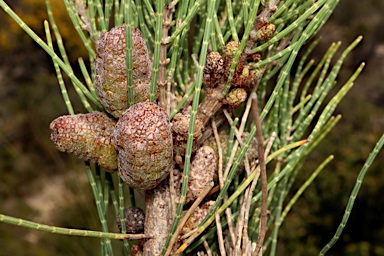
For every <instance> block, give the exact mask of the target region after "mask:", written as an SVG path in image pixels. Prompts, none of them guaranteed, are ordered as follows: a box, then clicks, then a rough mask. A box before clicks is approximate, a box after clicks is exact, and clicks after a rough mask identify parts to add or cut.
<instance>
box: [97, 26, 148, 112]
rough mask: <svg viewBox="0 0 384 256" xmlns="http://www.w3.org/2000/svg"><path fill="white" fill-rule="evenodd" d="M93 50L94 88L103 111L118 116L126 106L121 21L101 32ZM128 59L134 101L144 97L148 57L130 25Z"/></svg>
mask: <svg viewBox="0 0 384 256" xmlns="http://www.w3.org/2000/svg"><path fill="white" fill-rule="evenodd" d="M96 53H97V54H96V61H95V75H96V76H95V88H96V90H97V93H98V95H99V98H100V102H101V104H102V105H103V106H104V107H105V109H106V111H108V113H110V114H111V115H113V116H114V117H117V118H118V117H120V115H121V113H122V112H123V111H124V110H126V109H127V108H128V92H127V72H126V56H125V55H126V47H125V26H124V25H121V26H120V27H118V28H113V29H111V30H110V31H109V32H106V33H104V34H103V35H101V36H100V38H99V41H98V42H97V47H96ZM132 62H133V63H132V64H133V70H132V76H133V86H134V98H135V103H137V102H143V101H147V100H148V99H149V90H150V84H151V77H152V60H151V59H150V58H149V55H148V50H147V47H146V45H145V41H144V38H143V36H142V34H141V32H140V31H139V30H138V29H137V28H132Z"/></svg>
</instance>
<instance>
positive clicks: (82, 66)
mask: <svg viewBox="0 0 384 256" xmlns="http://www.w3.org/2000/svg"><path fill="white" fill-rule="evenodd" d="M78 61H79V66H80V70H81V73H82V74H83V77H84V80H85V83H86V84H87V86H88V89H89V91H90V92H91V93H92V94H93V95H95V97H98V96H97V92H96V90H95V86H94V85H93V81H92V78H91V77H90V76H89V73H88V70H87V67H86V66H85V64H84V60H83V58H79V59H78Z"/></svg>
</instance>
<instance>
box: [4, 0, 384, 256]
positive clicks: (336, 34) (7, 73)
mask: <svg viewBox="0 0 384 256" xmlns="http://www.w3.org/2000/svg"><path fill="white" fill-rule="evenodd" d="M7 2H8V4H10V6H11V7H12V8H13V9H14V10H15V11H16V13H17V14H18V15H19V16H21V17H22V19H23V20H24V21H25V22H26V23H27V24H28V25H29V26H30V27H31V28H32V29H33V30H34V31H35V32H36V33H37V34H39V35H40V36H41V37H42V38H44V37H45V36H44V30H43V22H42V21H43V20H44V19H47V15H46V9H45V1H44V0H19V1H17V0H13V1H7ZM51 2H52V6H53V9H54V14H55V18H56V22H57V23H58V26H59V29H60V31H61V34H62V36H63V38H64V40H65V42H64V43H65V46H66V48H67V52H68V53H69V58H70V60H71V62H72V63H73V66H74V67H75V68H76V69H77V70H75V72H80V71H79V70H78V65H77V58H78V57H84V58H86V55H85V54H86V52H85V49H84V47H83V46H82V44H81V42H80V40H79V38H78V36H77V34H76V32H75V30H74V29H73V27H72V24H71V22H70V20H69V17H68V16H67V14H66V11H65V8H64V6H63V4H62V0H51ZM383 13H384V1H375V0H366V1H359V0H348V1H347V0H341V1H340V4H339V6H338V7H337V9H336V11H335V13H334V14H333V16H332V17H331V19H330V20H329V22H328V23H327V24H326V25H325V26H324V28H323V29H322V31H321V33H320V34H321V35H322V37H323V39H322V41H321V43H320V45H319V47H318V48H317V50H316V51H315V52H314V53H313V54H312V58H314V59H315V60H317V61H319V60H320V58H321V57H322V55H323V53H324V52H325V51H326V49H327V48H328V47H329V45H330V44H331V43H332V42H337V41H341V42H342V43H343V44H342V47H341V49H345V47H346V46H347V45H348V44H349V43H350V42H352V41H353V40H354V39H355V38H356V37H357V36H358V35H363V36H364V40H363V42H362V43H360V45H359V46H358V47H357V49H355V50H354V51H353V52H352V53H351V54H350V55H349V57H348V58H347V60H346V61H345V63H344V66H343V68H342V71H341V73H340V76H339V79H338V81H339V84H340V85H341V84H343V83H344V82H345V81H346V80H347V79H348V78H349V76H350V75H351V74H352V73H353V71H354V70H355V69H356V68H357V66H358V65H359V64H360V63H361V62H363V61H364V62H366V67H365V69H364V71H363V73H362V74H361V75H360V77H359V78H358V80H357V82H356V83H355V86H354V87H353V88H352V90H351V91H350V92H349V93H348V94H347V96H346V97H345V99H344V100H343V101H342V102H341V104H340V105H339V107H338V108H337V110H336V113H338V114H342V116H343V118H342V119H341V121H340V122H339V123H338V125H337V126H336V127H335V129H334V130H333V131H332V132H331V133H330V134H329V135H328V137H327V138H326V139H325V140H324V141H323V142H322V144H321V145H320V147H318V148H317V149H316V150H315V151H314V152H313V153H312V154H311V155H310V157H309V159H308V161H307V162H306V164H305V166H304V169H303V171H302V173H301V176H300V177H299V179H298V180H297V188H298V187H299V186H300V184H301V183H302V182H304V181H305V179H306V178H307V177H308V176H309V175H310V174H311V172H312V171H313V170H314V168H316V167H317V166H318V165H319V164H320V163H321V162H322V161H323V160H324V159H325V158H326V157H327V156H328V155H330V154H333V155H335V159H334V160H333V161H332V162H331V164H329V165H328V166H327V168H326V169H325V170H324V171H323V172H322V173H321V175H320V176H319V177H318V178H317V179H316V180H315V182H314V183H313V184H312V185H311V186H310V187H309V189H308V190H307V191H306V192H305V193H304V195H303V196H302V197H301V199H300V200H299V201H298V202H297V203H296V205H295V207H294V208H293V210H292V212H291V213H290V215H289V217H288V218H287V219H286V220H285V222H284V224H283V226H282V231H281V233H280V240H279V247H278V254H279V255H317V253H318V252H319V251H320V250H321V248H322V247H323V246H324V245H325V244H326V243H327V242H328V241H329V240H330V239H331V238H332V236H333V235H334V233H335V231H336V229H337V226H338V224H339V223H340V221H341V218H342V215H343V213H344V209H345V206H346V203H347V201H348V197H349V195H350V192H351V190H352V188H353V186H354V183H355V180H356V177H357V175H358V172H359V171H360V169H361V167H362V165H363V164H364V161H365V160H366V158H367V157H368V154H369V152H370V151H371V150H372V148H373V147H374V145H375V143H376V141H377V140H378V139H379V138H380V136H381V134H382V133H383V131H384V84H383V80H384V29H383V26H384V15H382V14H383ZM78 77H81V76H78ZM67 81H68V79H67ZM68 89H69V94H70V98H71V99H72V101H73V105H74V109H75V112H76V113H80V112H85V110H84V109H83V108H82V105H81V104H80V101H79V100H78V98H77V96H76V94H75V93H74V91H72V90H71V86H68ZM0 102H1V103H0V213H4V214H7V215H11V216H15V217H21V218H24V219H28V220H33V221H36V222H41V223H44V224H49V225H56V226H62V227H70V228H72V227H73V228H81V229H93V230H95V229H97V230H100V229H101V228H100V224H99V220H98V217H97V215H96V214H95V212H96V207H95V205H94V201H93V196H92V192H91V189H90V186H89V184H88V180H87V176H86V173H85V168H84V165H83V163H82V162H81V161H80V160H78V159H77V158H75V157H72V156H70V155H67V154H64V153H60V152H59V151H58V150H56V149H55V148H54V146H53V144H52V143H51V141H50V139H49V135H50V130H49V124H50V122H51V121H52V120H53V119H55V118H56V117H58V116H60V115H63V114H66V113H67V111H66V108H65V105H64V102H63V100H62V97H61V93H60V90H59V87H58V83H57V80H56V75H55V71H54V69H53V65H52V61H51V59H50V57H49V56H48V55H47V54H45V52H44V51H43V50H42V49H40V48H39V46H38V45H37V44H36V43H34V42H33V41H32V40H31V39H30V38H29V37H28V36H27V35H26V34H25V33H24V31H22V30H21V29H20V27H19V26H18V25H17V24H16V23H15V22H14V21H13V20H11V19H10V18H9V17H8V16H7V15H6V14H5V13H4V12H3V11H0ZM383 171H384V152H381V153H380V154H379V155H378V157H377V158H376V161H375V162H374V164H373V165H372V166H371V168H370V170H369V172H368V174H367V175H366V177H365V180H364V183H363V185H362V187H361V190H360V193H359V195H358V198H357V199H356V202H355V207H354V209H353V211H352V214H351V217H350V219H349V222H348V224H347V226H346V228H345V230H344V232H343V234H342V237H341V238H340V239H339V241H338V242H337V244H336V245H335V246H334V247H333V248H332V249H331V251H330V252H329V253H328V255H384V221H383V218H382V217H381V216H382V215H381V213H382V211H383V210H384V199H382V197H381V196H382V194H383V193H384V172H383ZM112 231H117V229H116V230H112ZM0 234H1V235H0V243H1V244H2V245H1V251H0V255H95V254H97V253H98V250H99V246H98V245H99V242H98V241H97V240H95V239H90V238H80V237H68V236H60V235H51V234H48V233H45V232H39V231H34V230H28V229H25V228H19V227H16V226H11V225H8V224H4V223H0ZM119 242H120V241H115V243H119Z"/></svg>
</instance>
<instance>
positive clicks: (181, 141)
mask: <svg viewBox="0 0 384 256" xmlns="http://www.w3.org/2000/svg"><path fill="white" fill-rule="evenodd" d="M190 120H191V113H190V112H188V111H183V112H179V113H177V114H176V115H175V116H174V118H173V119H172V133H173V142H174V143H173V144H174V151H175V154H176V155H180V156H184V155H185V152H186V146H187V141H188V129H189V122H190ZM203 130H204V124H203V122H202V121H201V119H200V118H199V117H197V118H196V122H195V130H194V132H193V146H192V151H196V150H197V149H198V147H199V145H198V139H199V138H200V137H201V136H202V134H203Z"/></svg>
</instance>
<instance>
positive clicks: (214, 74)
mask: <svg viewBox="0 0 384 256" xmlns="http://www.w3.org/2000/svg"><path fill="white" fill-rule="evenodd" d="M223 75H224V60H223V58H222V57H221V55H220V53H218V52H210V53H208V55H207V59H206V61H205V66H204V75H203V84H204V85H205V86H206V87H207V88H213V87H215V86H216V85H217V84H219V83H220V82H221V80H222V78H223Z"/></svg>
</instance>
